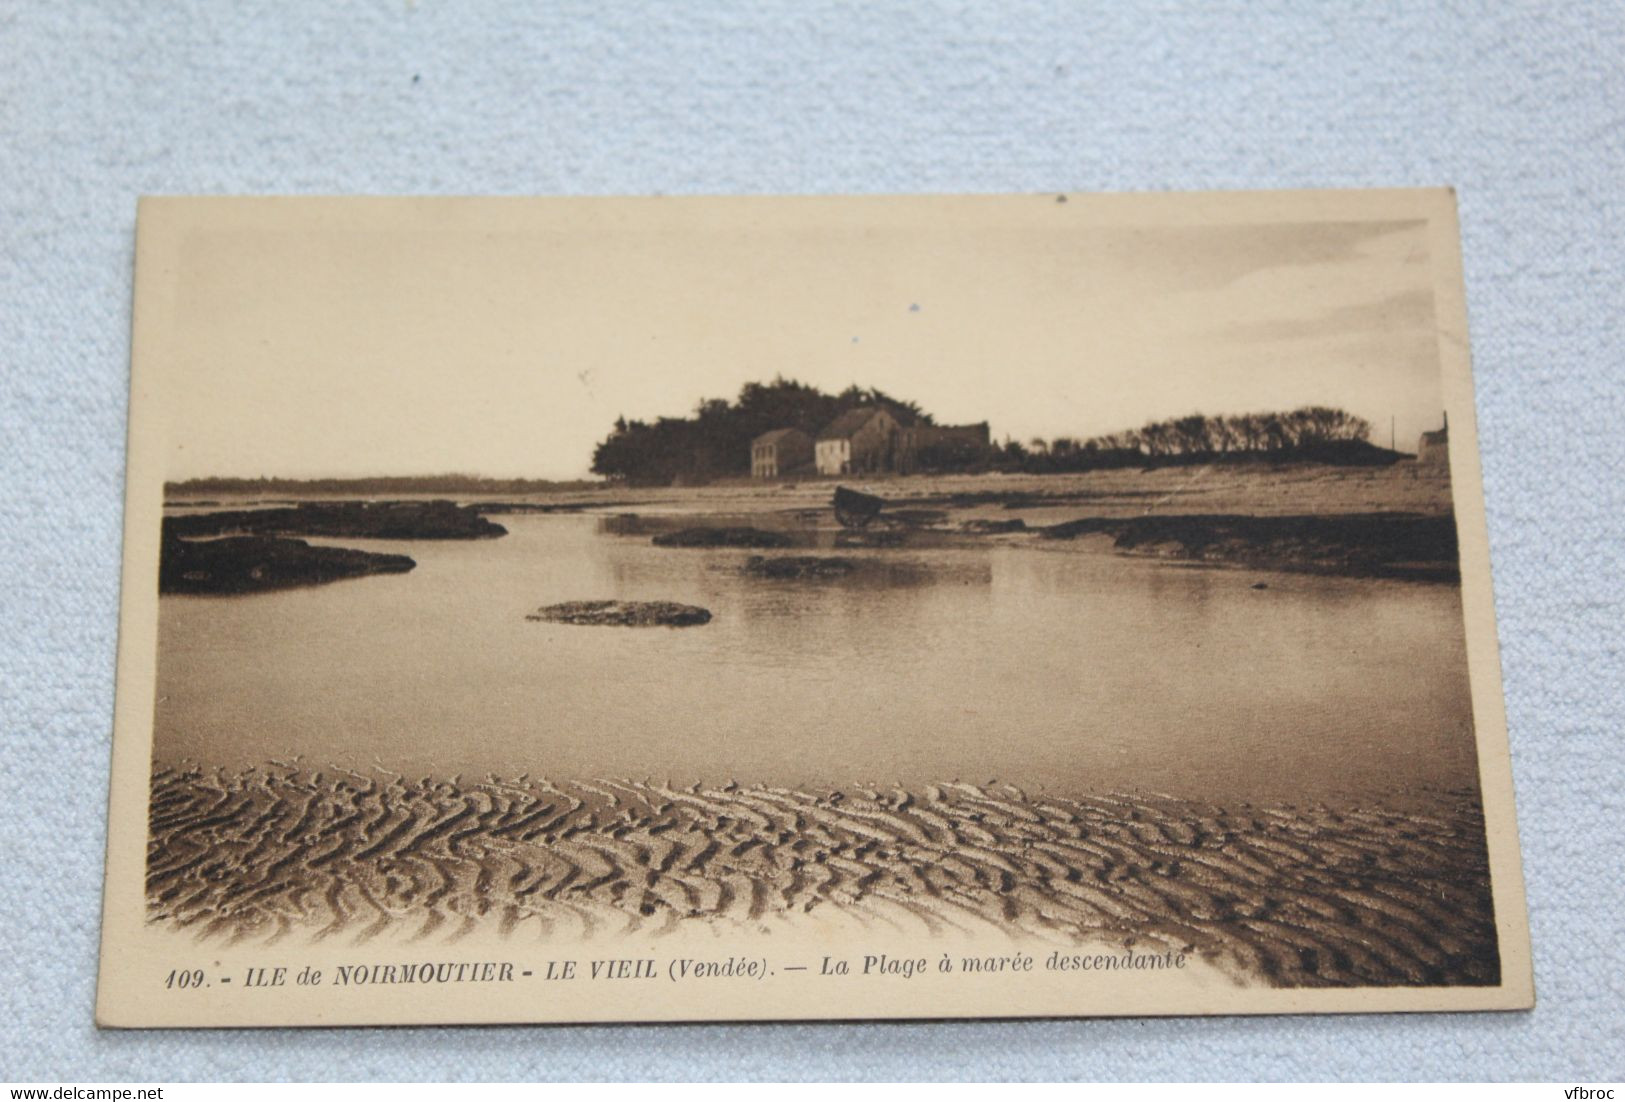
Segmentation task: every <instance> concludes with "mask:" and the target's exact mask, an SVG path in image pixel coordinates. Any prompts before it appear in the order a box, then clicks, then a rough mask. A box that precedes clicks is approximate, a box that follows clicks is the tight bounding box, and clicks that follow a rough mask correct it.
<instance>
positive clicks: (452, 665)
mask: <svg viewBox="0 0 1625 1102" xmlns="http://www.w3.org/2000/svg"><path fill="white" fill-rule="evenodd" d="M496 519H497V520H498V521H499V522H500V523H502V524H503V525H504V526H506V527H507V528H508V529H509V532H510V534H509V535H508V536H506V537H504V538H501V539H496V540H480V541H472V542H462V541H406V542H401V541H390V542H388V543H384V542H379V541H364V540H339V541H321V542H334V543H337V544H340V545H342V546H350V547H361V548H367V549H376V550H383V551H391V552H399V553H405V554H408V555H411V556H412V557H413V558H414V559H416V560H417V562H418V566H417V569H415V570H413V571H412V572H410V573H408V574H403V575H394V576H378V577H369V578H363V579H358V580H353V581H346V582H340V583H336V584H333V585H327V586H321V587H316V588H310V589H301V590H291V591H284V592H280V593H269V594H261V595H255V596H249V597H235V598H218V597H168V596H166V597H164V598H162V599H161V601H160V649H159V671H158V697H159V701H158V707H157V734H156V746H155V756H156V757H157V758H159V759H160V760H169V761H173V760H177V759H182V758H192V759H197V760H201V761H204V762H207V763H210V764H219V765H224V766H228V767H232V768H237V767H241V766H245V765H250V764H256V763H260V762H264V761H266V760H267V759H270V758H287V757H290V756H293V755H303V756H304V757H305V758H306V759H307V760H309V761H310V762H312V763H314V764H341V765H348V766H352V767H357V768H365V767H367V766H370V765H372V764H374V763H375V762H376V763H379V764H382V765H384V766H386V767H388V768H391V769H396V770H401V771H404V772H409V773H426V772H432V773H435V774H440V775H449V774H452V773H459V772H461V773H472V774H484V773H498V774H502V775H507V776H514V775H517V774H519V773H527V772H528V773H530V774H531V775H547V776H551V777H556V778H570V777H578V778H579V777H595V776H616V777H630V778H636V779H652V780H655V781H657V782H663V781H666V780H670V781H672V782H674V783H686V782H689V781H695V780H701V781H706V782H714V783H720V782H722V781H726V780H728V779H737V780H738V781H740V782H741V783H768V784H779V785H801V786H806V785H840V784H848V783H851V782H854V781H865V780H870V781H875V782H892V781H898V782H902V783H904V784H918V783H922V782H932V781H949V780H955V779H960V780H964V781H967V782H973V783H984V782H987V781H989V780H991V779H997V780H1000V781H1005V782H1010V783H1015V784H1020V785H1024V786H1035V787H1038V786H1042V787H1045V788H1049V789H1061V790H1070V791H1092V792H1103V791H1152V792H1170V793H1175V794H1181V795H1190V796H1199V797H1204V798H1210V799H1276V800H1279V799H1294V800H1312V799H1322V798H1348V797H1350V796H1353V797H1360V796H1362V795H1367V794H1369V795H1381V796H1382V797H1383V798H1384V799H1386V800H1388V801H1389V802H1390V803H1392V802H1393V801H1394V800H1395V799H1396V798H1399V797H1402V795H1403V793H1405V792H1406V791H1419V790H1421V789H1424V788H1428V789H1436V788H1475V787H1476V770H1475V763H1474V756H1473V745H1472V741H1473V740H1472V727H1471V723H1472V721H1471V710H1470V703H1469V694H1468V683H1467V671H1466V660H1465V652H1464V642H1463V629H1462V615H1461V605H1460V594H1459V590H1457V589H1456V588H1455V587H1451V586H1437V585H1422V584H1414V583H1402V582H1389V581H1370V580H1361V579H1341V578H1321V577H1311V576H1306V575H1286V574H1273V573H1260V572H1251V571H1243V570H1209V569H1191V568H1187V567H1181V566H1177V565H1171V564H1167V563H1159V562H1153V561H1148V560H1138V559H1131V558H1125V557H1122V556H1119V555H1116V554H1113V553H1111V552H1110V551H1109V550H1105V549H1102V548H1100V547H1098V546H1097V547H1093V548H1091V547H1083V546H1079V545H1046V544H1042V543H1039V542H1038V541H1036V540H1032V541H1029V540H1026V539H1015V540H1009V541H989V542H983V543H973V544H971V545H969V546H963V545H962V546H943V547H930V548H923V549H915V548H907V549H900V550H889V551H841V552H839V553H840V554H843V555H849V556H851V557H853V558H859V559H861V560H863V562H864V563H865V565H866V567H867V569H866V570H862V571H859V572H858V573H857V574H856V575H854V576H852V577H849V578H844V579H819V580H806V581H784V580H767V579H761V578H755V577H749V576H746V575H744V574H742V573H741V571H740V570H739V567H740V565H741V564H742V563H743V562H744V561H745V559H746V558H747V557H748V556H749V555H751V554H754V553H759V552H750V551H733V550H692V549H667V548H658V547H654V546H652V545H651V544H650V543H649V539H648V534H647V528H648V523H649V522H646V521H638V522H629V521H625V520H620V519H617V518H613V517H601V516H591V515H546V516H541V515H514V516H502V517H498V518H496ZM689 520H691V521H694V520H696V518H689ZM696 522H698V521H696ZM704 522H706V523H711V522H713V521H712V520H711V519H709V518H708V519H706V520H704ZM721 522H723V523H728V522H731V521H721ZM655 523H674V522H655ZM755 523H758V524H760V523H762V519H761V518H760V517H758V518H757V519H756V521H755ZM781 523H786V524H793V523H794V521H793V520H791V519H783V520H781ZM802 536H803V538H804V539H805V540H806V541H808V542H817V543H820V544H825V545H827V543H828V541H829V538H830V534H829V533H827V532H824V533H811V532H803V533H802ZM312 542H317V541H312ZM767 553H768V554H772V553H773V552H767ZM1258 581H1265V582H1267V584H1268V588H1267V589H1262V590H1255V589H1253V588H1251V587H1252V585H1253V584H1254V583H1255V582H1258ZM591 598H620V599H632V600H675V601H680V602H684V603H690V604H697V605H702V606H704V607H706V608H708V609H710V610H711V612H712V613H713V614H714V619H713V620H712V621H711V622H710V623H709V624H707V625H705V626H703V627H695V628H686V629H666V628H654V629H628V628H598V627H580V626H572V625H564V624H551V623H536V622H528V621H526V619H525V614H526V613H527V612H530V611H533V610H534V609H536V608H537V607H539V606H541V605H546V604H551V603H555V602H559V601H566V600H579V599H591Z"/></svg>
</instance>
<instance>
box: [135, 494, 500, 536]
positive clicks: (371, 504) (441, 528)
mask: <svg viewBox="0 0 1625 1102" xmlns="http://www.w3.org/2000/svg"><path fill="white" fill-rule="evenodd" d="M507 532H508V530H507V529H506V528H504V527H502V525H500V524H496V523H494V522H493V521H489V520H486V519H485V518H484V517H483V516H481V515H480V514H479V512H478V511H476V510H475V509H473V508H470V507H466V506H462V505H458V504H456V503H455V502H451V501H317V502H301V503H299V504H296V505H292V506H287V507H284V508H276V509H236V510H231V511H228V512H223V513H193V514H190V515H187V516H178V517H166V518H164V534H165V535H166V536H180V537H206V536H235V535H246V536H353V537H355V538H357V539H375V540H468V539H489V538H491V537H494V536H503V535H506V534H507Z"/></svg>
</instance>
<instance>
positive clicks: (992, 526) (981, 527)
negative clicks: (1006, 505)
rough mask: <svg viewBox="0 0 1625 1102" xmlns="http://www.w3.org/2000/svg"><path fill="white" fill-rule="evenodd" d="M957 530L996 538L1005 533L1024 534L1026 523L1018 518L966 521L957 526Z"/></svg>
mask: <svg viewBox="0 0 1625 1102" xmlns="http://www.w3.org/2000/svg"><path fill="white" fill-rule="evenodd" d="M959 530H960V531H961V532H973V533H975V534H977V535H983V536H997V535H1002V534H1003V533H1005V532H1025V531H1026V530H1027V522H1026V521H1024V520H1022V519H1021V518H1020V517H1017V518H1016V519H1015V520H967V521H966V522H965V523H963V524H961V525H960V526H959Z"/></svg>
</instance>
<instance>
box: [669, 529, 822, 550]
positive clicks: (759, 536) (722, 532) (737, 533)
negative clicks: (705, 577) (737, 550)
mask: <svg viewBox="0 0 1625 1102" xmlns="http://www.w3.org/2000/svg"><path fill="white" fill-rule="evenodd" d="M793 542H794V541H792V540H791V539H790V537H789V536H787V535H785V534H784V533H783V532H769V531H766V530H764V529H761V528H679V529H678V530H677V531H675V532H662V533H660V534H659V535H658V536H655V537H654V540H653V543H654V545H655V546H656V547H789V546H791V545H792V543H793Z"/></svg>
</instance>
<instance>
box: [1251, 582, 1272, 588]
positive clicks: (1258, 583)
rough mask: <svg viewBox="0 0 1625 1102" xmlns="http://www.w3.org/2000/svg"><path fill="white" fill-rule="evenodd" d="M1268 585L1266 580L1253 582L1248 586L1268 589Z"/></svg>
mask: <svg viewBox="0 0 1625 1102" xmlns="http://www.w3.org/2000/svg"><path fill="white" fill-rule="evenodd" d="M1269 587H1270V583H1268V582H1254V583H1253V584H1252V586H1251V587H1250V588H1252V589H1268V588H1269Z"/></svg>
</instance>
